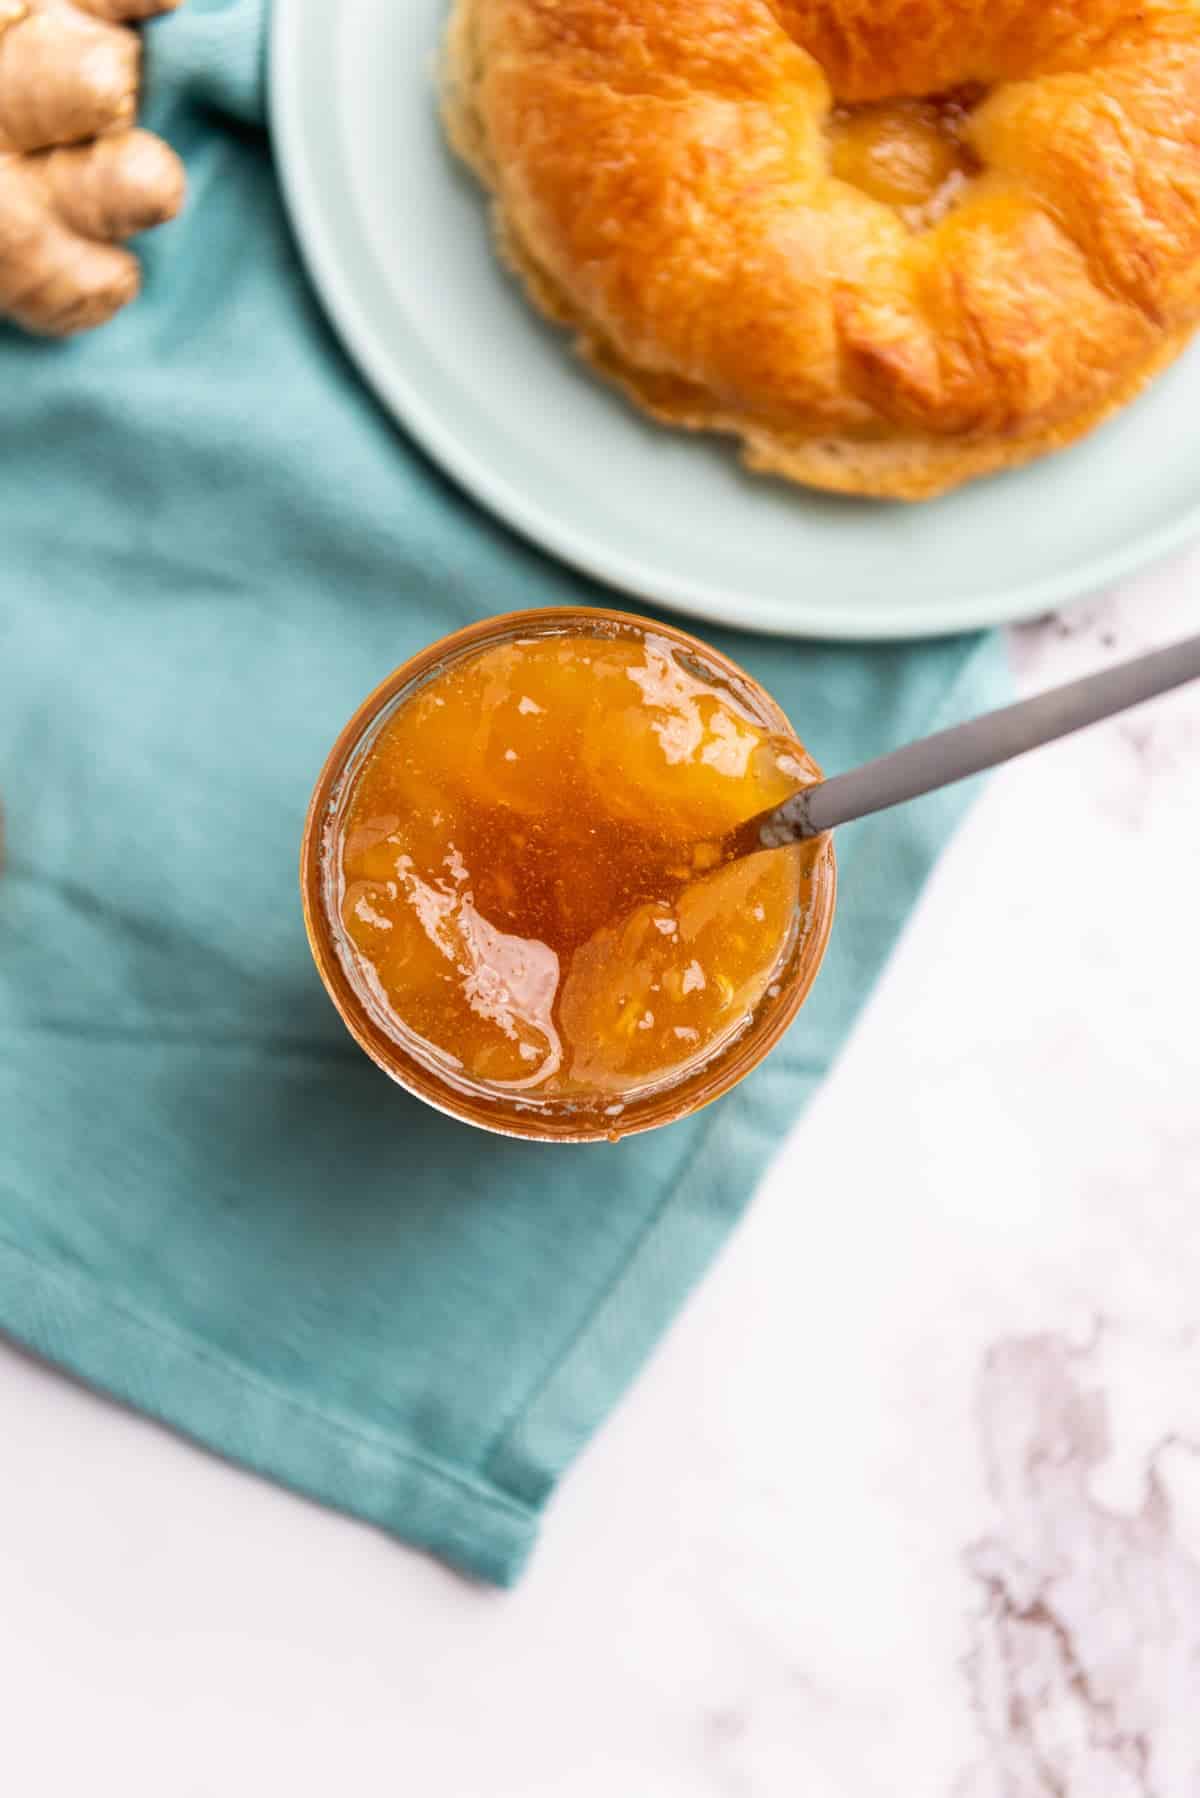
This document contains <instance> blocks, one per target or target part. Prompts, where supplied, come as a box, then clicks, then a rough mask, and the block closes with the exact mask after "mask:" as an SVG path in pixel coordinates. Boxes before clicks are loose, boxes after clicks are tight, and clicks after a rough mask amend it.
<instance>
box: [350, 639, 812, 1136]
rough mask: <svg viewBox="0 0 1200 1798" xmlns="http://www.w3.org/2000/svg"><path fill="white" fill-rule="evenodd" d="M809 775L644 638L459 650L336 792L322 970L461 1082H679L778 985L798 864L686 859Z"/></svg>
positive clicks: (702, 856) (687, 667) (512, 1086)
mask: <svg viewBox="0 0 1200 1798" xmlns="http://www.w3.org/2000/svg"><path fill="white" fill-rule="evenodd" d="M816 777H817V771H816V769H815V766H814V764H813V763H812V762H811V761H810V759H809V758H808V756H807V755H806V754H805V752H804V750H803V749H802V748H801V746H800V745H799V744H798V743H797V742H795V741H794V740H793V739H792V738H790V737H781V736H777V735H772V734H771V731H770V729H769V728H768V725H767V723H766V721H765V720H764V718H763V717H762V715H761V714H760V712H759V711H758V710H757V709H756V702H755V700H754V699H753V697H752V695H751V693H750V692H749V691H744V690H742V689H741V688H740V687H739V688H735V687H734V686H733V685H731V684H730V683H729V682H728V681H727V680H725V679H724V678H723V677H722V676H721V675H720V674H719V673H718V672H717V671H716V670H708V669H705V668H704V667H702V666H699V665H697V664H696V663H694V662H693V661H692V660H691V659H690V658H688V657H687V656H686V655H685V653H684V652H683V651H682V650H681V649H680V648H679V647H678V646H676V645H675V644H674V643H672V642H671V641H670V640H668V639H666V638H661V637H656V636H654V635H653V634H646V635H642V634H640V633H638V634H635V633H634V632H633V631H632V630H626V631H622V632H619V633H614V634H609V635H577V634H574V635H560V636H555V635H546V636H540V637H532V638H528V639H524V640H518V641H513V642H509V643H505V644H500V645H497V646H494V647H492V648H488V649H485V650H482V651H480V652H477V653H475V654H473V655H470V656H468V657H466V658H464V659H462V660H460V661H457V662H454V663H452V664H451V665H450V666H449V667H447V668H446V669H444V670H442V671H441V672H440V673H437V674H435V676H434V677H433V678H432V679H430V680H428V681H427V682H426V683H425V684H424V685H423V686H421V687H420V688H419V689H418V690H417V691H416V692H414V693H413V694H412V695H411V696H409V697H408V698H406V699H404V700H403V701H401V703H400V704H399V705H398V707H397V708H396V709H395V710H394V711H393V713H392V714H391V716H390V717H389V718H388V719H387V721H386V722H385V723H384V725H383V726H382V728H381V729H380V730H379V732H378V734H377V736H376V738H375V741H374V743H373V744H372V746H371V748H370V750H369V751H368V754H367V756H366V758H365V760H364V762H363V764H362V766H361V768H360V770H359V771H358V773H357V775H356V776H355V778H354V783H353V787H352V790H351V792H350V794H349V797H348V800H347V801H346V802H345V803H344V804H343V807H342V812H341V824H340V833H339V836H338V841H337V854H338V857H339V863H340V865H339V875H340V883H339V896H340V918H341V924H342V926H343V929H344V932H345V938H346V939H347V941H346V943H345V946H344V949H343V955H344V959H346V960H347V965H348V967H349V968H350V971H351V974H352V976H353V977H354V978H355V979H356V983H357V984H358V985H359V988H360V990H361V991H364V992H365V993H366V994H367V995H369V1000H370V1003H371V1006H372V1009H373V1011H374V1012H375V1014H376V1016H377V1017H378V1018H381V1019H382V1020H383V1022H384V1024H385V1027H386V1028H388V1030H389V1032H390V1034H392V1035H393V1036H394V1037H396V1038H397V1039H398V1040H400V1041H402V1042H403V1043H404V1044H405V1045H406V1046H407V1047H408V1048H409V1049H410V1051H411V1052H414V1053H416V1054H418V1056H419V1057H420V1058H421V1059H422V1060H423V1061H425V1062H426V1064H427V1065H432V1066H435V1067H437V1068H439V1069H440V1070H441V1071H442V1072H443V1073H444V1074H445V1075H446V1076H447V1078H449V1079H451V1080H453V1081H456V1082H459V1083H466V1084H468V1085H470V1086H471V1087H473V1088H475V1089H480V1088H483V1089H485V1090H486V1089H495V1090H496V1091H497V1093H501V1092H502V1093H504V1094H505V1095H508V1096H520V1097H521V1098H523V1099H527V1100H529V1101H532V1102H534V1103H542V1102H547V1101H550V1102H553V1101H557V1100H564V1101H572V1102H575V1103H578V1102H586V1101H589V1100H593V1101H596V1102H600V1101H602V1100H613V1099H616V1100H617V1101H618V1102H620V1101H623V1100H624V1099H625V1098H627V1097H628V1096H630V1095H631V1094H633V1093H636V1092H638V1091H639V1090H645V1089H647V1088H648V1087H652V1086H656V1085H659V1084H661V1083H663V1082H664V1081H674V1080H678V1079H681V1078H684V1077H686V1076H687V1075H688V1074H689V1073H690V1072H691V1071H692V1070H694V1069H696V1068H699V1067H701V1066H703V1065H704V1064H705V1063H706V1062H708V1061H709V1060H711V1058H712V1057H713V1056H714V1055H715V1054H716V1053H718V1052H719V1051H720V1049H721V1048H722V1047H723V1046H724V1045H725V1044H726V1043H728V1042H729V1040H730V1039H731V1038H732V1037H733V1036H736V1035H737V1034H738V1033H740V1031H741V1030H742V1029H743V1028H744V1027H745V1025H746V1024H747V1022H748V1021H749V1019H750V1018H751V1017H752V1016H753V1014H754V1012H755V1010H756V1009H757V1007H758V1006H759V1005H760V1004H761V1002H762V1001H763V998H764V994H766V992H767V989H768V988H769V987H770V986H771V984H772V982H773V980H774V979H775V977H776V976H777V975H778V974H779V973H780V971H781V970H782V968H783V966H784V964H785V963H786V960H787V958H788V955H789V953H790V950H791V947H792V945H793V943H794V941H795V934H796V930H797V928H798V923H797V920H798V914H799V912H800V910H801V908H802V905H803V901H804V895H805V892H806V890H807V881H808V877H809V874H810V872H811V868H812V865H813V860H814V855H815V852H814V851H811V850H810V849H809V848H808V847H807V846H806V847H805V848H804V849H803V850H801V849H787V850H776V851H773V852H771V853H768V854H762V855H757V856H754V857H751V858H750V859H748V860H745V861H741V862H735V863H730V864H729V865H727V866H723V867H720V866H718V867H715V868H713V867H712V861H713V860H715V856H708V857H706V853H705V852H704V851H703V850H702V851H701V852H700V853H699V855H698V856H697V854H696V845H697V844H698V843H706V842H708V841H710V840H712V839H715V838H719V837H720V836H721V835H722V833H724V832H725V831H726V830H728V829H729V828H731V827H732V826H733V825H735V824H737V823H740V822H741V821H742V820H744V819H746V818H748V817H751V816H753V814H754V813H756V812H758V811H761V810H763V809H764V808H765V807H767V806H770V805H773V804H777V803H778V802H779V801H781V800H782V799H784V798H786V797H787V795H788V794H789V793H791V792H794V791H795V789H796V788H797V787H798V786H801V785H804V784H806V783H807V782H809V781H811V780H813V779H815V778H816ZM706 859H707V861H708V865H709V868H710V870H711V871H709V872H704V871H703V869H704V866H705V862H706Z"/></svg>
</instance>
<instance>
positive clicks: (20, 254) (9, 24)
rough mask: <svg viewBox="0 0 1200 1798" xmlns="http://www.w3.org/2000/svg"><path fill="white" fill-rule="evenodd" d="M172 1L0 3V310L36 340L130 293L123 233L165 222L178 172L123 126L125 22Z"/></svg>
mask: <svg viewBox="0 0 1200 1798" xmlns="http://www.w3.org/2000/svg"><path fill="white" fill-rule="evenodd" d="M177 4H178V0H0V315H4V316H7V317H9V318H11V319H13V320H15V321H16V323H17V324H19V325H22V326H24V328H25V329H26V330H27V331H37V332H41V333H44V334H45V335H47V336H67V335H69V334H70V333H72V332H74V331H86V330H89V329H90V328H91V327H92V326H94V325H99V324H103V323H104V322H105V320H106V319H109V318H111V317H112V315H113V314H114V313H115V312H117V311H119V310H120V308H121V307H122V306H124V305H126V304H127V303H128V301H130V300H131V299H133V298H134V296H135V295H136V293H137V291H138V288H139V286H140V284H141V270H140V267H139V265H138V261H137V258H136V256H134V255H133V253H132V252H131V251H129V250H127V249H124V248H122V247H121V241H122V240H123V239H124V238H127V237H132V236H133V235H134V234H135V233H136V232H138V231H145V230H147V229H148V228H149V227H150V226H152V225H159V224H162V223H164V222H165V221H166V220H167V219H170V218H174V216H175V214H176V213H177V212H178V211H179V208H180V206H181V205H182V204H183V195H184V175H183V167H182V164H181V163H180V161H179V159H178V157H177V156H176V155H175V153H174V151H173V150H171V149H169V148H168V147H167V145H166V144H164V143H163V142H162V141H161V139H159V138H157V137H154V136H152V135H151V133H150V132H148V131H139V130H137V129H135V120H136V117H137V98H138V83H139V76H140V67H141V44H140V41H139V38H138V35H137V32H136V31H134V30H133V29H132V28H131V27H132V23H133V22H135V21H137V20H140V19H146V18H150V17H152V16H153V15H154V14H156V13H161V12H169V11H170V10H171V9H172V8H173V7H174V6H175V5H177Z"/></svg>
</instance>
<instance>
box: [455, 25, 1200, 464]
mask: <svg viewBox="0 0 1200 1798" xmlns="http://www.w3.org/2000/svg"><path fill="white" fill-rule="evenodd" d="M447 116H448V121H449V127H450V130H451V134H452V137H453V140H454V142H455V144H456V145H457V147H458V148H459V150H460V151H461V152H462V153H463V155H464V156H466V157H467V159H468V160H469V161H470V162H471V164H472V165H473V167H474V168H475V169H476V170H477V171H478V173H479V175H480V176H481V178H482V179H483V180H484V182H486V184H487V185H488V187H489V188H490V189H491V190H492V192H493V194H494V196H495V214H496V219H497V225H498V229H499V233H500V238H501V242H502V245H503V247H504V250H505V253H506V254H507V256H508V257H509V258H510V259H511V261H512V262H513V264H514V265H515V266H516V267H517V268H518V269H519V270H520V272H521V274H522V275H523V277H524V279H525V282H526V284H527V286H528V288H529V291H530V293H531V295H532V296H533V298H534V300H535V301H536V302H537V304H538V305H539V306H540V307H541V308H542V310H543V311H545V312H547V313H548V314H549V315H550V316H551V317H552V318H554V319H556V320H558V321H559V322H560V323H562V324H564V325H567V326H569V327H570V328H571V329H572V330H573V331H574V332H575V333H576V335H577V337H578V341H579V344H580V347H581V349H582V351H583V353H584V355H585V356H586V357H587V358H588V360H589V361H590V362H591V363H592V364H593V365H594V366H595V367H596V368H598V369H599V370H600V371H601V372H602V373H604V374H605V375H607V376H609V377H611V378H612V379H613V380H616V381H618V382H619V383H620V384H621V385H622V386H623V387H624V388H625V389H626V391H627V392H628V393H629V394H630V395H631V396H632V398H633V399H634V400H636V401H637V402H638V404H639V405H641V406H642V407H644V408H645V409H646V410H647V411H649V412H651V413H653V414H654V415H655V416H656V417H657V418H660V419H662V420H664V421H666V422H667V423H669V424H674V425H682V426H686V427H689V428H691V429H696V430H714V431H723V432H730V433H733V434H734V435H735V436H737V437H739V438H740V439H741V440H742V444H743V446H744V452H745V457H746V460H747V462H748V463H749V464H750V465H751V466H752V467H754V468H758V469H765V470H769V471H770V472H772V473H775V474H780V475H785V476H788V477H789V478H791V479H792V480H796V481H800V482H804V483H806V484H808V485H811V486H815V487H825V488H831V489H836V490H839V491H842V492H847V493H864V494H876V495H886V496H890V497H896V498H904V499H919V498H923V497H926V496H928V495H931V494H935V493H940V492H942V491H944V490H945V489H947V488H949V487H953V486H956V485H957V484H958V483H959V482H961V481H965V480H968V479H969V478H971V477H972V476H974V475H980V474H984V473H987V472H988V471H990V470H993V469H998V468H1006V467H1010V466H1012V465H1014V464H1016V463H1020V462H1024V461H1026V460H1028V459H1029V458H1030V457H1032V456H1036V455H1039V454H1042V453H1043V452H1045V451H1047V450H1052V449H1057V448H1059V447H1061V446H1062V445H1064V444H1067V443H1070V442H1072V441H1073V440H1074V439H1075V438H1077V437H1079V436H1081V435H1082V434H1083V433H1084V432H1085V431H1087V430H1089V429H1090V428H1091V427H1092V426H1093V425H1095V424H1097V423H1098V422H1099V421H1100V420H1101V419H1102V418H1104V417H1105V416H1106V415H1108V414H1109V413H1111V412H1113V411H1114V410H1115V409H1116V408H1117V407H1119V406H1121V405H1123V404H1124V403H1125V402H1126V401H1127V400H1129V399H1130V398H1131V397H1132V395H1133V394H1134V393H1136V392H1137V391H1138V389H1139V388H1140V387H1142V386H1143V385H1144V383H1145V382H1146V381H1147V380H1148V379H1149V378H1150V376H1151V375H1153V374H1154V373H1155V372H1156V371H1157V370H1158V369H1160V368H1161V367H1162V366H1163V365H1164V363H1166V362H1167V361H1169V360H1170V359H1171V357H1172V356H1174V355H1175V354H1176V353H1177V352H1178V351H1179V350H1180V349H1181V348H1182V346H1183V345H1184V343H1185V342H1186V341H1187V339H1188V337H1189V336H1190V334H1191V332H1192V331H1193V330H1194V328H1195V327H1196V325H1197V323H1198V322H1200V0H457V11H456V13H455V16H454V20H453V24H452V28H451V36H450V56H449V84H448V94H447Z"/></svg>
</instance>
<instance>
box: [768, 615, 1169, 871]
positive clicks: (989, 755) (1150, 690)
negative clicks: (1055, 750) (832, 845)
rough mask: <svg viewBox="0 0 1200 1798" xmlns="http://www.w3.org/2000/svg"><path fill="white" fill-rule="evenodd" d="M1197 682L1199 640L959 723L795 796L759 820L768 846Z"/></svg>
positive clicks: (942, 783) (914, 794) (929, 788)
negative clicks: (964, 722) (1189, 682)
mask: <svg viewBox="0 0 1200 1798" xmlns="http://www.w3.org/2000/svg"><path fill="white" fill-rule="evenodd" d="M1192 680H1200V636H1196V637H1186V638H1185V639H1184V640H1183V641H1182V642H1181V643H1172V644H1169V645H1168V646H1167V647H1166V648H1165V649H1156V650H1153V651H1152V652H1151V653H1150V654H1149V655H1144V656H1138V657H1137V658H1136V660H1134V661H1132V662H1122V663H1120V664H1119V665H1118V666H1117V667H1115V668H1106V669H1104V670H1103V671H1102V672H1101V673H1100V674H1088V675H1085V676H1084V678H1083V679H1082V680H1076V681H1069V682H1068V683H1067V684H1066V685H1065V686H1062V687H1052V688H1051V689H1050V691H1049V692H1048V693H1039V694H1038V695H1037V696H1036V697H1035V698H1033V699H1023V700H1021V701H1019V702H1018V704H1016V705H1009V706H1004V707H1003V708H1002V710H1000V711H998V712H985V713H984V715H983V717H982V718H973V719H971V721H970V722H969V723H968V724H956V725H955V726H954V727H953V728H952V729H950V730H942V731H938V732H937V734H936V735H935V736H932V737H923V738H921V739H920V740H919V741H918V742H916V743H909V744H907V745H906V746H905V748H903V749H896V750H893V752H892V753H891V754H890V755H883V756H880V757H879V758H878V760H876V761H873V762H866V763H864V764H863V766H862V767H861V768H852V769H851V770H850V771H849V772H848V773H846V774H835V775H834V776H833V778H832V779H831V780H825V781H821V782H820V783H819V785H817V786H815V787H808V788H806V789H805V790H804V791H803V792H801V793H796V794H793V796H792V798H791V799H788V800H786V801H785V802H784V804H783V805H781V806H779V807H778V808H777V809H776V810H775V811H774V812H770V813H767V814H766V815H765V816H764V817H763V818H762V819H761V820H760V825H761V836H760V841H761V843H762V845H763V847H764V848H775V847H778V846H779V845H780V844H782V843H794V842H798V841H799V840H800V839H801V838H803V837H815V836H819V835H820V834H821V832H822V831H825V830H832V829H833V828H834V826H835V825H837V824H849V823H850V822H851V821H852V820H853V819H855V818H865V817H867V816H868V815H869V814H870V813H871V812H880V811H884V810H885V809H886V808H887V807H888V806H892V805H901V804H903V802H904V801H905V800H906V799H919V798H920V796H921V795H922V794H923V793H932V792H933V791H934V790H935V789H936V788H938V787H949V786H953V784H954V782H955V781H959V780H966V779H967V778H968V777H969V776H970V775H972V774H980V773H982V772H983V770H984V769H985V768H996V767H998V766H999V765H1000V763H1001V762H1008V761H1011V760H1012V758H1013V757H1014V756H1018V755H1024V754H1025V753H1026V752H1027V751H1028V750H1030V749H1038V748H1040V747H1041V745H1042V744H1043V743H1053V742H1054V741H1055V739H1056V738H1058V737H1066V736H1069V735H1070V734H1071V732H1072V731H1076V730H1083V729H1085V727H1086V726H1087V725H1089V724H1097V723H1098V722H1099V721H1100V719H1102V718H1111V717H1112V716H1113V715H1114V714H1115V713H1117V712H1123V711H1125V710H1127V709H1128V707H1130V706H1134V705H1141V704H1142V703H1143V702H1144V701H1145V700H1147V699H1155V698H1157V697H1158V695H1159V694H1161V693H1169V692H1170V691H1171V690H1172V688H1174V687H1182V686H1184V685H1185V684H1186V683H1187V682H1188V681H1192Z"/></svg>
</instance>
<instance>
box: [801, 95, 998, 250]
mask: <svg viewBox="0 0 1200 1798" xmlns="http://www.w3.org/2000/svg"><path fill="white" fill-rule="evenodd" d="M971 100H972V95H971V94H970V93H969V92H968V91H967V90H965V89H964V90H962V91H961V92H960V93H959V94H954V95H947V96H945V97H943V98H941V99H938V100H884V101H878V102H875V103H873V104H870V105H865V106H846V107H838V108H836V109H835V111H834V114H833V119H832V123H831V163H832V169H833V173H834V174H835V175H836V176H837V178H838V180H839V181H847V182H849V183H850V184H851V186H853V187H857V188H859V189H861V191H862V192H863V193H866V194H870V196H871V198H872V199H874V200H881V201H883V203H884V204H885V205H888V206H893V207H895V208H896V210H897V211H898V212H899V213H900V216H901V217H902V218H903V219H904V221H905V222H906V224H908V225H909V226H910V227H911V228H912V229H913V230H920V229H922V228H923V227H924V226H925V225H928V224H934V223H936V222H937V219H938V218H939V217H940V216H941V215H942V214H943V213H944V212H946V211H948V210H949V209H950V206H951V205H952V204H953V203H954V201H955V200H956V199H958V198H959V197H960V195H961V193H962V190H963V189H964V188H965V186H966V183H967V180H968V178H969V176H970V175H972V174H973V173H975V172H976V171H977V170H978V166H979V165H978V161H977V159H976V157H975V154H974V152H973V151H972V150H971V148H970V146H969V145H968V143H967V141H966V139H965V137H964V132H965V129H966V125H967V121H968V119H969V117H970V106H971Z"/></svg>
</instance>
